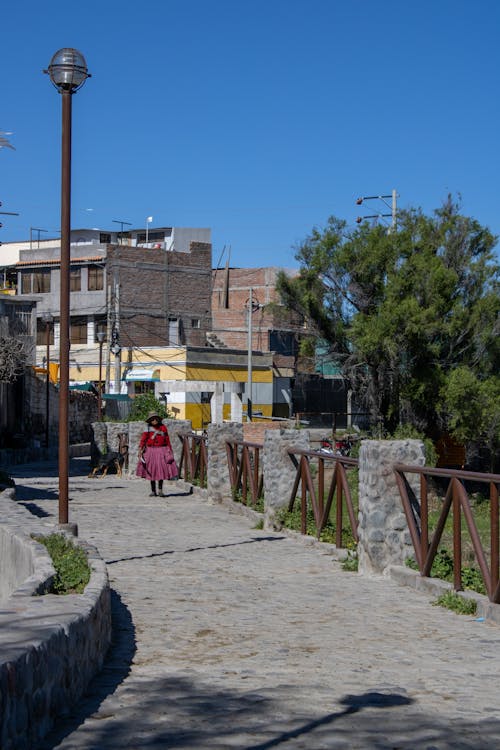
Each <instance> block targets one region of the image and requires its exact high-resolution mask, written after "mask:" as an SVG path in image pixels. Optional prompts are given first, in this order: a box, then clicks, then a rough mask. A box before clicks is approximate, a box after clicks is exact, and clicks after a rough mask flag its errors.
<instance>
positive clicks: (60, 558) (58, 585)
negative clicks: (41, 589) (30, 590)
mask: <svg viewBox="0 0 500 750" xmlns="http://www.w3.org/2000/svg"><path fill="white" fill-rule="evenodd" d="M33 538H34V539H35V540H36V541H37V542H40V544H43V545H44V547H46V548H47V551H48V553H49V555H50V556H51V558H52V563H53V565H54V568H55V570H56V576H55V579H54V583H53V586H52V592H51V593H53V594H81V593H82V591H83V590H84V588H85V586H86V585H87V583H88V582H89V580H90V568H89V565H88V562H87V556H86V554H85V552H84V551H83V549H82V548H81V547H76V546H75V545H74V544H72V543H71V541H70V540H69V539H66V537H65V536H63V535H62V534H50V535H49V536H34V537H33Z"/></svg>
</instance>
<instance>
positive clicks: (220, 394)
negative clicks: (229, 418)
mask: <svg viewBox="0 0 500 750" xmlns="http://www.w3.org/2000/svg"><path fill="white" fill-rule="evenodd" d="M223 409H224V391H223V385H222V383H215V390H214V392H213V394H212V397H211V399H210V419H211V420H212V423H213V424H222V422H223Z"/></svg>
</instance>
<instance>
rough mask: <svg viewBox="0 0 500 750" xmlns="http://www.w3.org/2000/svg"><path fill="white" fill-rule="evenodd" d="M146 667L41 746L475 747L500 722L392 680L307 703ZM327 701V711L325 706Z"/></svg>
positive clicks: (287, 694)
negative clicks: (440, 708)
mask: <svg viewBox="0 0 500 750" xmlns="http://www.w3.org/2000/svg"><path fill="white" fill-rule="evenodd" d="M152 672H154V667H150V668H149V670H148V671H146V670H145V669H144V668H142V669H141V667H137V668H135V669H134V672H133V673H132V674H131V675H130V677H129V679H127V681H126V682H125V683H124V684H123V685H121V686H120V687H119V688H118V690H117V694H116V695H114V696H110V698H109V699H108V700H105V701H104V703H102V705H101V706H100V708H99V710H96V708H97V706H96V703H95V702H94V704H92V703H90V704H88V705H89V709H92V708H93V711H94V713H93V714H92V713H91V710H89V709H87V710H85V708H84V707H82V709H81V710H80V712H79V714H78V718H79V723H81V722H82V721H83V719H84V718H85V716H87V717H88V719H87V721H86V722H85V724H84V725H83V726H81V727H80V732H79V734H78V735H75V736H73V737H68V733H69V732H68V731H66V732H60V733H59V734H58V740H59V741H61V740H62V739H63V737H67V742H64V741H62V742H61V744H60V745H55V744H45V745H43V746H42V748H40V750H53V748H55V747H60V748H61V750H63V748H77V747H78V748H84V747H85V748H88V749H89V748H92V749H93V750H122V749H123V748H134V750H139V749H142V748H153V747H154V748H162V749H165V750H166V749H169V750H188V748H189V750H195V749H196V750H204V749H206V750H208V749H209V748H210V750H213V749H214V748H216V749H217V750H224V749H225V748H227V749H228V750H229V748H239V750H272V748H281V747H283V750H285V748H286V750H352V748H354V747H355V748H357V749H358V750H477V748H478V747H498V746H499V742H500V721H498V720H493V719H489V720H484V721H476V722H472V721H471V720H465V719H463V720H459V719H456V718H454V720H453V721H451V720H450V717H444V716H443V717H440V716H439V715H437V714H436V715H428V714H425V713H424V712H423V711H422V710H419V709H418V707H417V706H416V705H415V704H414V702H413V700H412V699H411V698H409V697H408V696H407V695H405V691H404V690H398V689H397V688H395V689H393V690H385V689H380V690H376V689H375V690H373V691H367V692H364V693H361V694H358V695H345V696H341V695H340V696H339V697H335V696H332V697H331V698H329V697H327V696H325V695H322V697H321V699H319V700H318V705H317V708H316V706H315V707H314V709H311V702H310V701H308V700H307V690H305V689H303V688H301V687H300V686H298V685H278V686H275V687H269V686H264V687H263V688H262V689H260V690H258V691H256V690H254V691H242V690H237V689H231V687H230V686H228V687H227V688H226V687H220V685H219V686H217V685H216V684H214V681H210V680H208V679H206V681H205V680H203V679H198V678H193V677H192V676H191V675H190V674H187V673H183V674H178V673H176V672H175V671H174V672H172V674H171V675H170V676H169V677H161V676H159V677H156V678H151V673H152ZM304 699H306V700H304ZM326 705H328V706H329V707H331V708H332V709H333V710H330V711H328V712H325V711H324V708H325V706H326ZM321 709H323V711H322V710H321ZM74 726H77V723H75V725H74ZM68 729H69V731H71V729H70V728H69V727H68Z"/></svg>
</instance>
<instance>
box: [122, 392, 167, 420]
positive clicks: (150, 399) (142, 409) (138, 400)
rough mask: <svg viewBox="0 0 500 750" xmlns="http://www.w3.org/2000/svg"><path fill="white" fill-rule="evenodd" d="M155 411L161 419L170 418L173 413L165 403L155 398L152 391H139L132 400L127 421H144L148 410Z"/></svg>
mask: <svg viewBox="0 0 500 750" xmlns="http://www.w3.org/2000/svg"><path fill="white" fill-rule="evenodd" d="M151 411H155V412H156V413H157V414H158V416H159V417H161V418H162V419H166V418H171V417H173V414H172V413H171V412H169V410H168V409H167V407H166V405H165V404H164V403H162V402H161V401H158V399H157V398H155V395H154V393H151V392H150V393H141V394H139V395H138V396H135V398H134V399H133V401H132V408H131V409H130V414H129V416H128V418H127V421H128V422H144V421H145V420H146V419H147V416H148V414H149V412H151Z"/></svg>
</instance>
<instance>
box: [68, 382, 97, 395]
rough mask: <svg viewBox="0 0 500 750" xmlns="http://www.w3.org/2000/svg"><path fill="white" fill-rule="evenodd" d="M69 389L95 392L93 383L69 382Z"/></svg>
mask: <svg viewBox="0 0 500 750" xmlns="http://www.w3.org/2000/svg"><path fill="white" fill-rule="evenodd" d="M69 389H70V391H93V392H94V393H97V391H96V389H95V386H94V384H93V383H71V384H70V386H69Z"/></svg>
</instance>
